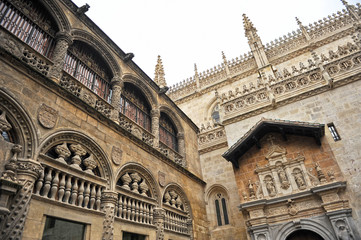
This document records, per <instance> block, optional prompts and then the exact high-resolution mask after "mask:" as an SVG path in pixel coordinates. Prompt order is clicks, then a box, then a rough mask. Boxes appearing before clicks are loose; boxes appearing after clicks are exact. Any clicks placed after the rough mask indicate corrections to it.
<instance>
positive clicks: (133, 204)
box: [116, 193, 155, 225]
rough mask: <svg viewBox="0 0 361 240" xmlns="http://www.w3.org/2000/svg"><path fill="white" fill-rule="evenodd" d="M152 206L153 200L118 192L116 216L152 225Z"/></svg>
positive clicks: (153, 205) (153, 204)
mask: <svg viewBox="0 0 361 240" xmlns="http://www.w3.org/2000/svg"><path fill="white" fill-rule="evenodd" d="M154 207H155V201H151V200H145V199H144V198H137V197H133V196H130V195H128V194H124V193H119V195H118V204H117V211H116V216H117V217H119V218H120V219H122V220H127V221H132V222H137V223H141V224H146V225H154V223H153V209H154Z"/></svg>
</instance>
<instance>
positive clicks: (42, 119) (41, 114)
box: [38, 103, 59, 129]
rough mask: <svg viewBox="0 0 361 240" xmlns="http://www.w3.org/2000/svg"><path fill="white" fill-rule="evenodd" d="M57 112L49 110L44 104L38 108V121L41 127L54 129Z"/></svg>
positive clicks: (52, 109)
mask: <svg viewBox="0 0 361 240" xmlns="http://www.w3.org/2000/svg"><path fill="white" fill-rule="evenodd" d="M58 117H59V114H58V111H56V110H55V109H54V108H51V107H49V106H47V105H45V104H44V103H43V104H42V105H41V106H40V108H39V110H38V120H39V123H40V125H41V126H43V127H44V128H47V129H51V128H53V127H55V124H56V122H57V121H58Z"/></svg>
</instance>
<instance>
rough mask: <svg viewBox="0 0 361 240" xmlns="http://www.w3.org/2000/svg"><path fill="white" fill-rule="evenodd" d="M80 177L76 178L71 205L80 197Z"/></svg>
mask: <svg viewBox="0 0 361 240" xmlns="http://www.w3.org/2000/svg"><path fill="white" fill-rule="evenodd" d="M78 188H79V186H78V179H77V178H74V184H73V189H72V193H71V202H70V204H71V205H75V203H76V199H77V198H78Z"/></svg>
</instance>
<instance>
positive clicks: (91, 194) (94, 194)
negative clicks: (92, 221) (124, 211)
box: [89, 184, 100, 209]
mask: <svg viewBox="0 0 361 240" xmlns="http://www.w3.org/2000/svg"><path fill="white" fill-rule="evenodd" d="M96 187H97V185H95V184H93V186H92V189H91V193H90V205H89V208H90V209H94V204H95V196H96V194H97V192H96ZM99 188H100V187H99Z"/></svg>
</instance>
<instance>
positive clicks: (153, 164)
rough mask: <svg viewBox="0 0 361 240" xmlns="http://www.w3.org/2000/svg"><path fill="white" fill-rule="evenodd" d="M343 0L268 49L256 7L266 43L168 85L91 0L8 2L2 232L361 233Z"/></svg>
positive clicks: (0, 54)
mask: <svg viewBox="0 0 361 240" xmlns="http://www.w3.org/2000/svg"><path fill="white" fill-rule="evenodd" d="M342 2H343V3H344V5H345V8H346V9H344V10H343V11H342V12H338V13H337V14H334V15H332V16H329V17H327V18H324V19H323V20H320V21H318V22H315V23H314V24H311V25H310V26H307V27H306V26H303V25H302V23H301V21H300V20H299V19H296V21H297V23H298V25H299V29H298V30H297V31H295V32H293V33H292V34H289V35H288V36H284V37H282V38H279V39H277V40H275V41H272V42H270V43H268V44H265V45H263V43H262V41H261V39H260V37H259V36H258V34H257V29H256V28H255V26H253V24H252V22H251V20H250V19H249V18H248V17H247V16H246V15H243V23H244V29H245V34H246V37H247V39H248V42H249V45H250V48H251V52H249V53H246V54H244V55H242V56H241V57H240V58H236V59H233V60H227V58H226V56H225V55H224V54H223V53H222V60H223V61H222V63H221V64H220V65H218V66H216V67H214V68H212V69H209V70H206V71H204V72H198V69H197V67H196V66H195V74H194V76H192V77H191V78H189V79H187V80H186V81H184V82H182V83H180V84H176V85H175V86H171V87H169V88H168V87H167V86H166V81H165V78H164V75H165V74H164V68H163V66H162V61H161V58H160V57H158V61H157V65H156V71H155V73H156V74H155V75H156V77H155V79H154V80H152V79H149V77H148V76H147V75H146V74H145V73H144V72H143V71H142V70H141V69H140V68H139V67H138V66H137V65H136V64H135V63H134V62H133V61H132V58H133V57H134V55H133V54H132V53H124V52H123V51H122V50H121V49H120V48H119V47H118V46H116V45H115V44H114V43H113V42H112V41H111V39H109V38H108V37H107V36H106V35H105V34H104V33H103V32H102V31H101V30H100V29H99V28H98V27H97V26H96V25H94V23H93V22H92V21H91V20H90V19H89V18H88V17H87V16H86V15H85V14H84V13H85V12H86V11H87V10H88V8H89V6H88V5H84V6H82V7H77V6H76V5H75V4H73V3H72V2H71V1H70V0H61V1H52V0H49V1H45V0H37V1H35V0H34V1H19V0H2V1H0V9H1V11H0V12H1V14H3V15H0V17H1V18H2V19H3V21H2V22H1V27H0V71H1V76H0V132H1V136H0V174H1V177H0V229H2V231H1V232H0V238H1V239H29V240H30V239H34V240H35V239H52V238H54V237H56V234H58V235H59V234H60V235H61V236H62V237H65V238H67V237H69V238H70V236H79V238H80V235H82V236H83V239H104V240H105V239H127V238H128V237H137V238H138V239H147V240H152V239H157V240H163V239H164V240H170V239H197V240H203V239H204V240H206V239H252V240H271V239H272V240H274V239H275V240H286V239H287V240H292V239H293V238H292V237H293V236H294V234H297V233H306V234H311V235H312V234H314V235H313V236H316V237H319V238H321V239H325V240H336V239H359V238H360V228H361V222H360V216H361V205H360V201H358V200H359V198H360V197H361V196H360V191H359V189H360V184H359V182H360V179H361V177H360V171H359V170H360V168H361V166H360V161H359V159H360V157H361V153H360V151H359V146H360V145H361V142H360V141H361V140H360V139H361V136H360V133H359V131H357V130H358V129H361V125H360V123H359V122H360V121H359V118H360V115H361V110H360V109H361V108H360V106H361V95H360V93H359V91H358V89H359V88H360V87H361V86H360V84H361V81H359V79H360V72H361V52H360V48H361V33H360V29H361V18H360V15H361V14H360V13H361V6H360V5H357V6H352V5H349V4H348V3H347V2H346V1H342ZM29 9H31V10H32V11H29ZM30 28H31V29H33V30H32V31H29V29H30ZM276 119H282V120H276ZM193 121H194V122H195V123H196V124H197V125H198V127H197V125H196V124H194V123H193ZM328 128H330V129H328ZM336 129H337V130H336ZM336 133H337V134H339V136H336V135H335V134H336ZM225 159H227V160H229V161H228V162H227V161H226V160H225ZM64 229H67V231H64ZM71 234H73V235H71Z"/></svg>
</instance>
